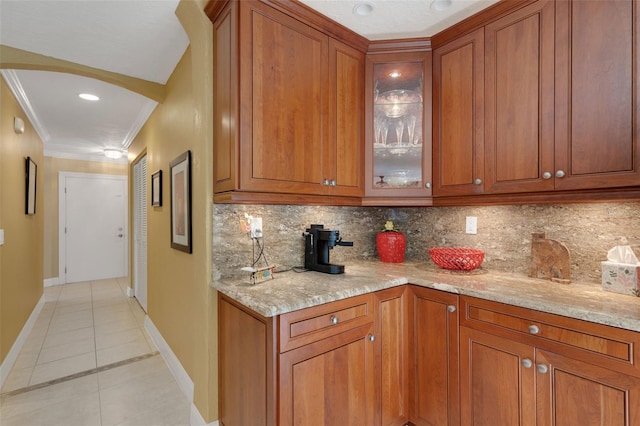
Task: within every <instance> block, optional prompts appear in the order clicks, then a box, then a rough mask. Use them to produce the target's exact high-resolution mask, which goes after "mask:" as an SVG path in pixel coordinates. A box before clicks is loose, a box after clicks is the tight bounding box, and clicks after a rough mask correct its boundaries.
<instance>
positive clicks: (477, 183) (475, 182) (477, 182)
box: [473, 178, 482, 185]
mask: <svg viewBox="0 0 640 426" xmlns="http://www.w3.org/2000/svg"><path fill="white" fill-rule="evenodd" d="M473 183H474V184H476V185H482V179H480V178H476V179H475V180H474V181H473Z"/></svg>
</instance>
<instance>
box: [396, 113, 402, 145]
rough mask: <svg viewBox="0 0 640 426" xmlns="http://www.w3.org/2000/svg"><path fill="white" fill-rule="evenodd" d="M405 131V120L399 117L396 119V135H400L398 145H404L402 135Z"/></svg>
mask: <svg viewBox="0 0 640 426" xmlns="http://www.w3.org/2000/svg"><path fill="white" fill-rule="evenodd" d="M403 133H404V120H402V118H398V120H397V121H396V136H397V137H398V146H400V145H402V135H403Z"/></svg>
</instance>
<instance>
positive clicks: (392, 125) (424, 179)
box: [365, 52, 431, 204]
mask: <svg viewBox="0 0 640 426" xmlns="http://www.w3.org/2000/svg"><path fill="white" fill-rule="evenodd" d="M366 105H367V120H366V125H367V128H366V133H365V135H366V136H365V137H366V147H367V161H366V168H365V173H366V176H365V182H366V195H367V197H372V198H371V200H372V204H375V203H376V202H375V199H376V197H383V198H386V197H407V198H413V197H417V198H420V197H431V52H416V53H395V54H370V55H368V56H367V92H366ZM415 201H416V202H417V203H418V204H421V203H424V200H422V201H419V200H415ZM407 204H412V202H411V201H410V200H408V201H407Z"/></svg>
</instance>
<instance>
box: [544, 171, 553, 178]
mask: <svg viewBox="0 0 640 426" xmlns="http://www.w3.org/2000/svg"><path fill="white" fill-rule="evenodd" d="M542 179H551V173H549V172H544V173H543V174H542Z"/></svg>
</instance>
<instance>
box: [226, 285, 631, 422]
mask: <svg viewBox="0 0 640 426" xmlns="http://www.w3.org/2000/svg"><path fill="white" fill-rule="evenodd" d="M219 369H220V373H219V382H220V383H219V386H220V387H219V409H220V423H221V424H222V425H225V426H236V425H242V426H246V425H250V426H253V425H296V426H299V425H303V426H313V425H319V426H320V425H321V426H325V425H327V426H328V425H354V426H355V425H357V426H360V425H384V426H389V425H397V426H400V425H407V424H409V425H416V426H422V425H438V426H440V425H455V426H457V425H463V426H466V425H491V426H496V425H509V426H511V425H558V426H560V425H567V426H574V425H581V426H583V425H601V426H610V425H625V426H635V425H640V333H636V332H632V331H628V330H622V329H618V328H613V327H608V326H604V325H600V324H594V323H590V322H587V321H581V320H577V319H571V318H566V317H561V316H557V315H551V314H546V313H542V312H539V311H534V310H530V309H524V308H518V307H514V306H510V305H505V304H501V303H496V302H491V301H486V300H482V299H476V298H472V297H467V296H458V295H457V294H453V293H448V292H443V291H439V290H434V289H428V288H423V287H419V286H413V285H405V286H399V287H394V288H391V289H387V290H382V291H378V292H374V293H370V294H366V295H361V296H355V297H351V298H348V299H343V300H339V301H335V302H330V303H326V304H323V305H319V306H314V307H311V308H305V309H300V310H298V311H294V312H290V313H287V314H282V315H279V316H275V317H264V316H262V315H259V314H257V313H255V312H253V311H251V310H250V309H248V308H246V307H244V306H243V305H241V304H239V303H238V302H236V301H234V300H232V299H230V298H228V297H227V296H224V295H222V294H220V295H219Z"/></svg>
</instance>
